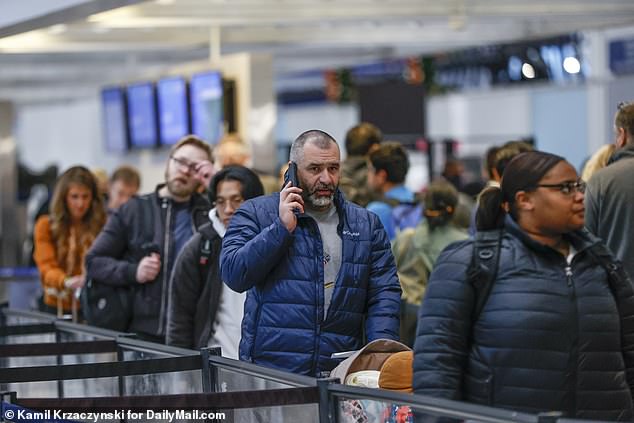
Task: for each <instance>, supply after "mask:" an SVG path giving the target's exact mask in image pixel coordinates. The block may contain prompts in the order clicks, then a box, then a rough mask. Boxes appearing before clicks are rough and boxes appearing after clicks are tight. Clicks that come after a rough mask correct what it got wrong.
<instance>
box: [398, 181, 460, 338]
mask: <svg viewBox="0 0 634 423" xmlns="http://www.w3.org/2000/svg"><path fill="white" fill-rule="evenodd" d="M457 205H458V191H457V190H456V189H455V188H454V186H453V185H451V184H450V183H448V182H444V181H436V182H432V183H431V184H430V185H429V187H428V188H427V191H426V192H425V199H424V206H425V208H424V211H423V214H424V216H425V219H424V220H423V221H422V222H420V223H419V224H418V225H417V226H416V227H415V228H407V229H405V230H404V231H402V232H401V233H399V234H398V235H397V236H396V239H395V240H394V242H393V244H392V251H393V253H394V258H395V259H396V269H397V271H398V279H399V281H400V282H401V289H402V290H403V294H402V296H401V331H400V334H401V335H400V337H401V342H402V343H404V344H405V345H407V346H409V347H412V346H413V345H414V339H415V337H416V320H417V318H418V309H419V308H420V304H421V302H422V301H423V296H424V295H425V288H426V287H427V280H428V278H429V274H430V273H431V270H432V269H433V267H434V263H435V262H436V259H437V258H438V256H439V255H440V252H441V251H442V250H443V249H444V248H445V247H446V246H447V245H449V244H451V243H452V242H454V241H459V240H462V239H465V238H467V236H468V234H467V231H465V230H464V229H460V228H457V227H455V226H454V225H452V223H451V222H452V219H453V215H454V212H455V210H456V206H457Z"/></svg>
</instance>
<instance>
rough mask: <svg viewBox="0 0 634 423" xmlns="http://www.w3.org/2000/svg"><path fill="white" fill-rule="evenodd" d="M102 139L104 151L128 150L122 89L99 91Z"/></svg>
mask: <svg viewBox="0 0 634 423" xmlns="http://www.w3.org/2000/svg"><path fill="white" fill-rule="evenodd" d="M101 107H102V117H103V137H104V144H105V148H106V151H109V152H112V153H122V152H124V151H126V150H127V149H128V131H127V127H126V115H125V103H124V96H123V89H122V88H120V87H112V88H105V89H103V90H102V91H101Z"/></svg>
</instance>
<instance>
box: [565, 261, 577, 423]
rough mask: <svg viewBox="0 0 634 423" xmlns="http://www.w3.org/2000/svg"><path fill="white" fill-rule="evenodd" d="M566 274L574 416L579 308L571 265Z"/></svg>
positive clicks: (573, 411)
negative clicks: (571, 327) (570, 324)
mask: <svg viewBox="0 0 634 423" xmlns="http://www.w3.org/2000/svg"><path fill="white" fill-rule="evenodd" d="M564 270H565V272H566V283H567V284H568V287H569V288H570V300H571V301H572V307H573V308H572V311H573V313H574V315H573V319H572V322H573V325H574V329H573V332H572V333H573V340H572V351H571V360H570V361H571V363H570V371H571V373H570V375H571V378H572V389H573V390H572V407H571V408H572V409H571V411H572V414H571V415H572V416H575V415H576V414H577V369H578V367H579V307H578V304H577V293H576V291H575V285H574V283H573V281H572V267H571V265H570V264H568V265H566V268H565V269H564Z"/></svg>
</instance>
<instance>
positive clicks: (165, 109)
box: [156, 76, 189, 145]
mask: <svg viewBox="0 0 634 423" xmlns="http://www.w3.org/2000/svg"><path fill="white" fill-rule="evenodd" d="M156 94H157V98H158V112H159V127H160V131H159V133H160V140H161V145H172V144H176V142H178V140H179V139H181V138H182V137H183V136H185V135H187V134H188V133H189V110H188V107H189V106H188V104H187V82H185V79H184V78H182V77H179V76H176V77H170V78H164V79H161V80H159V81H158V83H157V84H156Z"/></svg>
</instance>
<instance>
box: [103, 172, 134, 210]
mask: <svg viewBox="0 0 634 423" xmlns="http://www.w3.org/2000/svg"><path fill="white" fill-rule="evenodd" d="M140 187H141V175H139V172H138V171H137V170H136V169H135V168H134V167H132V166H127V165H123V166H119V167H118V168H116V169H115V171H114V172H112V175H111V176H110V181H109V182H108V210H115V209H118V208H119V206H121V205H122V204H124V203H126V202H127V201H128V200H129V199H130V198H131V197H132V196H133V195H136V193H137V192H139V188H140Z"/></svg>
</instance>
